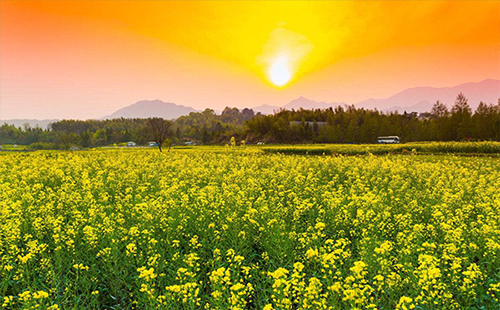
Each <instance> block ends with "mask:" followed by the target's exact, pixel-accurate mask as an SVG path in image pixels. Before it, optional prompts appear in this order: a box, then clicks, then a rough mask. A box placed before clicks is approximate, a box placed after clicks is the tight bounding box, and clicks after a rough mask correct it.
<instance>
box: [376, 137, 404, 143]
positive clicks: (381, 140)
mask: <svg viewBox="0 0 500 310" xmlns="http://www.w3.org/2000/svg"><path fill="white" fill-rule="evenodd" d="M377 143H380V144H394V143H399V137H398V136H386V137H378V138H377Z"/></svg>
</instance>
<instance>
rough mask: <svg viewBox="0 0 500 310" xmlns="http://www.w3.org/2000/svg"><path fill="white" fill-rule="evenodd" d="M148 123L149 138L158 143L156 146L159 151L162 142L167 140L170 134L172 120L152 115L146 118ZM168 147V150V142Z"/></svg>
mask: <svg viewBox="0 0 500 310" xmlns="http://www.w3.org/2000/svg"><path fill="white" fill-rule="evenodd" d="M148 125H149V131H150V135H151V138H152V139H153V141H155V142H156V144H158V148H159V149H160V152H161V151H162V150H161V146H162V144H163V143H164V142H165V141H167V140H169V137H170V135H171V134H172V131H171V128H172V122H171V121H167V120H165V119H163V118H160V117H153V118H149V119H148ZM168 149H169V150H170V144H169V147H168Z"/></svg>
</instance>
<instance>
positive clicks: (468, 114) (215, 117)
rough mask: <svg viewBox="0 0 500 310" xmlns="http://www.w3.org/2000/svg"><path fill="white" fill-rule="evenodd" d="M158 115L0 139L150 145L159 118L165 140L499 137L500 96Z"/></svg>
mask: <svg viewBox="0 0 500 310" xmlns="http://www.w3.org/2000/svg"><path fill="white" fill-rule="evenodd" d="M155 119H156V120H152V119H124V118H120V119H108V120H85V121H83V120H62V121H58V122H54V123H52V124H51V125H50V127H49V128H47V129H41V128H31V127H29V126H24V127H23V128H19V127H15V126H13V125H7V124H4V125H2V126H0V144H21V145H30V147H31V148H32V149H68V148H70V147H71V146H78V147H83V148H88V147H96V146H106V145H113V144H120V143H124V142H127V141H134V142H136V143H137V144H138V145H145V144H147V143H148V142H149V141H156V140H158V136H157V133H158V130H156V131H155V126H154V124H156V126H159V124H161V126H160V127H158V128H162V129H163V130H164V134H163V140H162V141H161V142H163V141H165V142H167V144H182V143H184V142H186V141H191V142H196V143H199V144H227V143H229V141H230V140H231V138H232V137H235V140H236V141H241V140H245V141H246V142H247V143H248V142H249V143H256V142H261V141H262V142H266V143H374V142H376V141H377V137H378V136H386V135H397V136H399V137H400V138H401V140H402V141H403V142H411V141H461V140H498V141H500V99H499V102H498V103H497V104H491V103H490V104H487V103H484V102H480V103H479V105H478V107H477V109H476V110H475V111H472V109H471V107H470V105H469V103H468V100H467V98H466V97H465V96H464V95H463V94H461V93H460V94H459V95H458V96H457V98H456V101H455V103H454V104H453V106H452V107H451V109H448V108H447V106H446V105H445V104H443V103H442V102H440V101H437V102H436V103H435V104H434V105H433V107H432V109H431V111H429V112H426V113H420V114H419V113H416V112H412V113H406V112H404V113H402V114H400V113H397V112H390V113H387V112H381V111H378V110H369V109H364V108H356V107H354V106H338V107H335V108H328V109H315V110H305V109H299V110H280V111H278V112H276V113H274V114H272V115H262V114H260V113H257V114H255V113H254V111H253V110H251V109H243V110H239V109H237V108H230V107H227V108H225V109H224V110H223V111H222V113H221V114H216V113H215V111H214V110H212V109H206V110H205V111H203V112H192V113H190V114H189V115H186V116H181V117H179V118H178V119H176V120H174V121H165V120H162V121H160V120H159V119H158V118H155ZM155 122H156V123H155ZM158 122H160V123H158ZM155 132H156V134H155ZM160 144H161V143H160Z"/></svg>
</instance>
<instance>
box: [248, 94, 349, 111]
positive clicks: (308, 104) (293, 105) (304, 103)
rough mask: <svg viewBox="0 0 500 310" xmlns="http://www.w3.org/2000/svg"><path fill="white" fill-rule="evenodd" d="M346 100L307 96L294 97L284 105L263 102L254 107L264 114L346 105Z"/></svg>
mask: <svg viewBox="0 0 500 310" xmlns="http://www.w3.org/2000/svg"><path fill="white" fill-rule="evenodd" d="M344 104H345V103H344V102H331V103H328V102H324V101H321V102H317V101H314V100H311V99H307V98H305V97H302V96H301V97H299V98H297V99H294V100H292V101H290V102H289V103H287V104H285V105H284V106H281V107H280V106H272V105H267V104H263V105H261V106H258V107H254V108H252V109H253V110H254V112H255V113H257V112H260V113H262V114H273V113H274V112H275V111H279V110H280V109H285V110H292V109H294V110H298V109H300V108H303V109H327V108H329V107H336V106H339V105H344Z"/></svg>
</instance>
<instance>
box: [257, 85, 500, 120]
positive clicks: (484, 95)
mask: <svg viewBox="0 0 500 310" xmlns="http://www.w3.org/2000/svg"><path fill="white" fill-rule="evenodd" d="M460 92H462V93H463V94H464V95H465V97H467V99H468V100H469V105H470V107H471V108H472V109H473V110H474V109H476V108H477V106H478V105H479V102H481V101H483V102H486V103H497V101H498V99H499V98H500V80H494V79H488V80H484V81H482V82H478V83H465V84H461V85H458V86H454V87H441V88H436V87H415V88H408V89H406V90H403V91H401V92H399V93H397V94H395V95H393V96H390V97H387V98H383V99H374V98H370V99H367V100H364V101H360V102H357V103H352V104H354V106H355V107H357V108H365V109H372V110H373V109H377V110H379V111H385V112H392V111H398V112H400V113H403V112H405V111H406V112H418V113H422V112H429V111H430V110H431V108H432V106H433V104H434V103H435V102H436V101H437V100H439V101H441V102H442V103H444V104H446V105H447V106H448V107H449V108H451V106H452V105H453V103H454V102H455V99H456V97H457V95H458V94H459V93H460ZM345 104H346V103H345V102H331V103H327V102H323V101H322V102H317V101H314V100H310V99H307V98H304V97H299V98H297V99H295V100H292V101H290V102H289V103H287V104H285V105H284V106H271V105H261V106H257V107H254V108H253V110H254V111H255V112H260V113H262V114H272V113H273V112H274V111H279V110H280V109H287V110H290V109H296V110H297V109H299V108H301V107H302V108H304V109H325V108H329V107H337V106H339V105H345Z"/></svg>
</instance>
